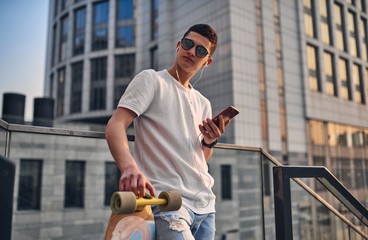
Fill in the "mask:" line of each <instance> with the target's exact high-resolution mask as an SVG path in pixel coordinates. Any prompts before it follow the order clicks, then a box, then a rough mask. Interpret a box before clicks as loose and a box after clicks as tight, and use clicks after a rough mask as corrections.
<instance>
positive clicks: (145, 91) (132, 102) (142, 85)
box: [118, 71, 154, 116]
mask: <svg viewBox="0 0 368 240" xmlns="http://www.w3.org/2000/svg"><path fill="white" fill-rule="evenodd" d="M153 96H154V82H153V81H152V76H151V74H150V73H149V72H148V71H142V72H140V73H139V74H137V75H136V76H135V77H134V78H133V80H132V81H131V82H130V83H129V85H128V87H127V89H126V91H125V93H124V94H123V96H122V97H121V99H120V101H119V104H118V107H124V108H127V109H129V110H132V111H133V112H135V113H136V114H137V116H139V115H141V114H142V113H144V112H145V111H146V109H147V108H148V107H149V106H150V104H151V102H152V99H153Z"/></svg>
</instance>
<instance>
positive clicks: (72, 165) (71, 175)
mask: <svg viewBox="0 0 368 240" xmlns="http://www.w3.org/2000/svg"><path fill="white" fill-rule="evenodd" d="M84 175H85V162H84V161H66V163H65V198H64V207H65V208H74V207H78V208H79V207H84V182H85V180H84V179H85V177H84Z"/></svg>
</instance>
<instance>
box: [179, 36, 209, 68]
mask: <svg viewBox="0 0 368 240" xmlns="http://www.w3.org/2000/svg"><path fill="white" fill-rule="evenodd" d="M185 38H188V39H190V40H192V41H193V42H194V46H193V47H192V48H190V49H188V50H185V49H183V48H182V47H181V44H180V42H178V44H177V47H178V48H179V51H178V55H177V57H176V61H177V64H178V65H179V67H180V68H181V69H182V70H183V71H185V72H197V71H198V70H199V69H200V68H201V67H202V66H204V65H205V64H206V62H207V61H208V64H207V65H209V64H210V63H211V61H212V59H210V58H209V56H210V53H209V54H207V56H205V57H204V58H200V57H198V56H197V55H196V47H197V46H198V45H202V46H203V47H205V48H206V49H207V51H208V52H210V47H211V42H210V41H209V40H208V39H207V38H206V37H204V36H202V35H200V34H199V33H196V32H190V33H189V34H188V35H187V36H186V37H185Z"/></svg>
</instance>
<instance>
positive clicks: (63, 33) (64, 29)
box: [59, 16, 69, 62]
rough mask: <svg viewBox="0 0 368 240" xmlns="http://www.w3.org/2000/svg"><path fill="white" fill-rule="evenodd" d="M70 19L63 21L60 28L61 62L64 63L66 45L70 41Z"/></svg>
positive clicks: (66, 18) (64, 18)
mask: <svg viewBox="0 0 368 240" xmlns="http://www.w3.org/2000/svg"><path fill="white" fill-rule="evenodd" d="M68 25H69V18H68V16H65V17H63V19H61V28H60V41H59V44H60V45H59V62H62V61H64V60H65V58H66V44H67V41H68V28H69V26H68Z"/></svg>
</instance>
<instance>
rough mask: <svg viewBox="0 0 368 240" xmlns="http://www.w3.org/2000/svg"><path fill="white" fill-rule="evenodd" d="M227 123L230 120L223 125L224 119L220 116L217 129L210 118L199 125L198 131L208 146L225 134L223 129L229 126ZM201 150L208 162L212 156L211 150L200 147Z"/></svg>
mask: <svg viewBox="0 0 368 240" xmlns="http://www.w3.org/2000/svg"><path fill="white" fill-rule="evenodd" d="M229 123H230V120H229V121H227V122H226V123H224V118H223V117H222V116H221V115H220V117H219V126H218V127H217V125H216V124H215V123H214V122H213V121H212V119H210V118H207V119H206V120H203V122H202V125H199V130H200V131H201V133H202V135H203V140H204V142H205V143H206V144H208V145H210V144H211V143H213V142H214V141H216V140H217V138H219V137H221V135H222V134H223V133H224V132H225V127H226V126H227V125H229ZM202 150H203V154H204V157H205V159H206V161H208V160H209V159H210V158H211V156H212V153H213V149H212V148H208V147H206V146H202Z"/></svg>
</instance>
